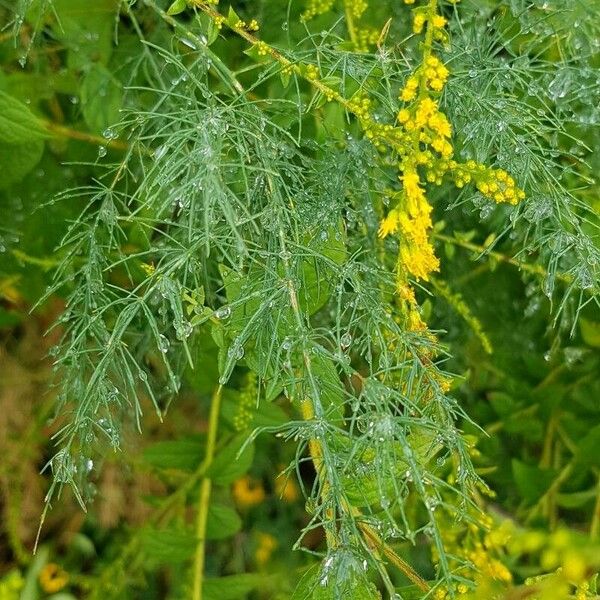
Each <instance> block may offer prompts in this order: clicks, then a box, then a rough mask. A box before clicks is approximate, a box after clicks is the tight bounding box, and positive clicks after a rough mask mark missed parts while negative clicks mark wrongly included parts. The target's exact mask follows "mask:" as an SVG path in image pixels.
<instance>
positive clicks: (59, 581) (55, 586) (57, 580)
mask: <svg viewBox="0 0 600 600" xmlns="http://www.w3.org/2000/svg"><path fill="white" fill-rule="evenodd" d="M38 579H39V582H40V586H41V588H42V589H43V590H44V591H45V592H46V593H47V594H55V593H56V592H59V591H60V590H62V589H63V588H64V587H65V586H66V585H67V584H68V583H69V575H68V574H67V572H66V571H64V570H63V569H61V567H59V566H58V565H57V564H56V563H48V564H47V565H45V566H44V568H43V569H42V570H41V571H40V574H39V575H38Z"/></svg>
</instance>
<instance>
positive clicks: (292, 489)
mask: <svg viewBox="0 0 600 600" xmlns="http://www.w3.org/2000/svg"><path fill="white" fill-rule="evenodd" d="M275 493H276V494H277V497H278V498H281V499H282V500H283V501H284V502H289V503H292V502H296V500H298V498H300V489H299V488H298V484H297V483H296V481H295V480H294V479H293V478H292V477H288V476H287V475H286V474H285V473H280V474H279V475H278V476H277V478H276V479H275Z"/></svg>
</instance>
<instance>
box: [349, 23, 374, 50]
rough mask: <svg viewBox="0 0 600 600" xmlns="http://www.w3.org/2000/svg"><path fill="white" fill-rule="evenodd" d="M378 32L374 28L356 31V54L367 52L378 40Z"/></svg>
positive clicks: (362, 28)
mask: <svg viewBox="0 0 600 600" xmlns="http://www.w3.org/2000/svg"><path fill="white" fill-rule="evenodd" d="M379 35H380V32H379V31H377V29H376V28H375V27H361V28H360V29H358V30H357V31H356V42H355V44H354V49H355V50H356V51H357V52H368V51H369V49H370V48H371V47H373V46H374V45H375V44H376V43H377V40H378V39H379Z"/></svg>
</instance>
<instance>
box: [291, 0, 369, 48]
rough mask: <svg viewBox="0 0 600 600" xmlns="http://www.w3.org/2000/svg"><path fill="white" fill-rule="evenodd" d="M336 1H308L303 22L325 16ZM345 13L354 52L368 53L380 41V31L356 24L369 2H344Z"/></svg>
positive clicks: (359, 0)
mask: <svg viewBox="0 0 600 600" xmlns="http://www.w3.org/2000/svg"><path fill="white" fill-rule="evenodd" d="M334 3H335V0H308V1H307V2H306V8H305V10H304V12H303V13H302V20H303V21H309V20H310V19H312V18H314V17H317V16H319V15H322V14H325V13H326V12H328V11H330V10H331V9H332V8H333V5H334ZM343 6H344V12H345V14H346V20H347V22H348V30H349V31H350V36H351V38H352V43H353V46H354V50H356V51H357V52H368V51H369V48H371V47H372V46H374V45H375V44H376V43H377V40H378V39H379V35H380V33H379V31H378V30H377V29H376V28H374V27H369V26H367V25H364V24H361V23H355V22H354V20H357V21H358V20H359V19H361V18H362V16H363V15H364V13H365V11H366V10H367V8H368V7H369V3H368V1H367V0H343Z"/></svg>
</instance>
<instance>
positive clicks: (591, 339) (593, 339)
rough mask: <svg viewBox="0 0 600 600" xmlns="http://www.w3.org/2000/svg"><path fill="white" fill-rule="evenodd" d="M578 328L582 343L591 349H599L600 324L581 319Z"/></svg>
mask: <svg viewBox="0 0 600 600" xmlns="http://www.w3.org/2000/svg"><path fill="white" fill-rule="evenodd" d="M579 327H580V328H581V337H582V338H583V341H584V342H585V343H586V344H587V345H588V346H591V347H592V348H600V322H597V321H590V320H588V319H584V318H583V317H581V318H580V319H579Z"/></svg>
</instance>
